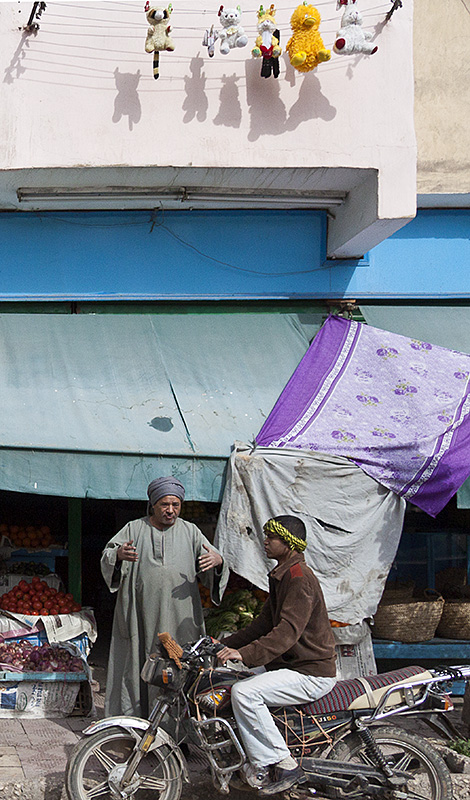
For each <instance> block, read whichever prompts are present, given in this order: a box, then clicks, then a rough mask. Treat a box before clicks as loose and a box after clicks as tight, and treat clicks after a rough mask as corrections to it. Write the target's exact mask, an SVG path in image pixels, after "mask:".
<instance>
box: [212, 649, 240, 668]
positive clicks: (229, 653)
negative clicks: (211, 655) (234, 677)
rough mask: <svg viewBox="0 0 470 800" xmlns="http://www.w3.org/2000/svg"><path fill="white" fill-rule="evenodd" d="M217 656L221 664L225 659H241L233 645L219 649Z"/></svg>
mask: <svg viewBox="0 0 470 800" xmlns="http://www.w3.org/2000/svg"><path fill="white" fill-rule="evenodd" d="M217 658H218V659H219V661H221V662H222V664H225V662H226V661H243V658H242V657H241V655H240V653H239V652H238V650H234V649H233V647H224V648H223V649H222V650H219V652H218V653H217Z"/></svg>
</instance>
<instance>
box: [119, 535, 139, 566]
mask: <svg viewBox="0 0 470 800" xmlns="http://www.w3.org/2000/svg"><path fill="white" fill-rule="evenodd" d="M117 557H118V559H119V561H138V559H139V556H138V553H137V550H136V549H135V547H134V540H133V539H131V540H130V541H129V542H124V544H122V545H121V547H118V551H117Z"/></svg>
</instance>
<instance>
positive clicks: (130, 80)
mask: <svg viewBox="0 0 470 800" xmlns="http://www.w3.org/2000/svg"><path fill="white" fill-rule="evenodd" d="M139 81H140V69H138V70H137V72H136V73H132V72H119V67H116V69H115V70H114V82H115V84H116V89H117V95H116V97H115V99H114V113H113V118H112V119H113V122H114V123H116V122H120V121H121V119H122V117H127V119H128V124H129V130H130V131H131V130H132V128H133V126H134V125H136V124H137V123H138V122H140V118H141V116H142V107H141V105H140V100H139V95H138V93H137V87H138V85H139Z"/></svg>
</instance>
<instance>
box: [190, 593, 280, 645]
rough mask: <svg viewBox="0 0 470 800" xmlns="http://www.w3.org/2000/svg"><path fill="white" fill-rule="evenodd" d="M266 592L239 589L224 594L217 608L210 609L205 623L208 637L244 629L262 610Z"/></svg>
mask: <svg viewBox="0 0 470 800" xmlns="http://www.w3.org/2000/svg"><path fill="white" fill-rule="evenodd" d="M266 597H267V594H266V592H263V591H262V590H261V589H254V590H253V591H252V590H250V589H239V590H238V591H235V592H231V593H226V594H225V595H224V598H223V600H222V603H221V604H220V606H219V607H218V608H211V609H210V611H209V612H208V614H207V616H206V619H205V623H206V631H207V633H208V634H209V636H214V637H216V636H218V635H219V634H220V633H221V632H222V631H237V630H239V629H240V628H246V627H247V625H249V624H250V622H252V621H253V620H254V619H255V617H257V616H258V614H259V613H260V611H261V609H262V608H263V605H264V602H265V599H266Z"/></svg>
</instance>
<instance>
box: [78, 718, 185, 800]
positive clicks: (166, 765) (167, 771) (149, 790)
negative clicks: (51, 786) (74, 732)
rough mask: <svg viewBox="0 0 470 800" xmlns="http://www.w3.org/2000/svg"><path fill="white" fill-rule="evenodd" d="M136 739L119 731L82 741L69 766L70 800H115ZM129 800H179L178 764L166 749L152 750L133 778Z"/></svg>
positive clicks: (117, 729) (105, 732)
mask: <svg viewBox="0 0 470 800" xmlns="http://www.w3.org/2000/svg"><path fill="white" fill-rule="evenodd" d="M135 741H136V740H135V739H134V737H133V736H132V735H131V734H129V733H126V731H124V730H122V729H120V728H107V729H106V730H104V731H100V732H99V733H95V734H94V735H91V736H88V737H85V738H83V739H82V740H81V741H80V742H79V743H78V744H77V745H76V746H75V748H74V750H73V752H72V755H71V757H70V759H69V762H68V764H67V770H66V773H65V786H66V790H67V795H68V797H69V800H115V799H116V797H118V796H119V794H118V793H113V792H112V785H113V783H117V782H118V781H119V778H120V777H121V775H122V773H123V772H124V769H125V766H126V764H127V761H128V759H129V758H130V756H131V754H132V752H133V750H134V746H135ZM129 789H131V791H129V793H128V794H127V797H129V799H130V800H179V797H180V795H181V789H182V777H181V770H180V767H179V762H178V759H177V758H176V756H175V755H174V754H173V753H172V752H171V749H170V748H169V747H167V746H166V745H165V746H163V747H159V748H158V749H156V750H152V751H151V752H150V753H148V754H147V755H146V756H145V757H144V758H143V759H142V761H141V762H140V765H139V768H138V770H137V772H136V773H135V774H134V777H133V779H132V783H131V786H130V787H129Z"/></svg>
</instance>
